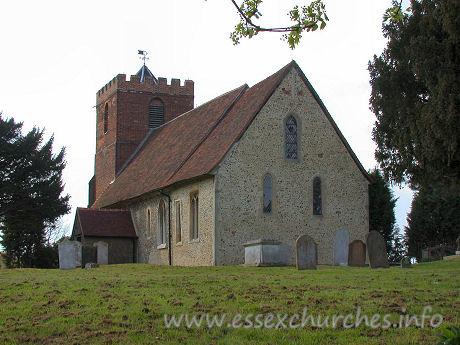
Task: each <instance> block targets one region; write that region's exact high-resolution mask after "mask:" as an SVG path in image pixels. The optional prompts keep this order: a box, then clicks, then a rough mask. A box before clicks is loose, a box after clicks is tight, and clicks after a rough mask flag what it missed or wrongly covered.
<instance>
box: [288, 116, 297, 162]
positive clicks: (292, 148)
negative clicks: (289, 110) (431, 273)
mask: <svg viewBox="0 0 460 345" xmlns="http://www.w3.org/2000/svg"><path fill="white" fill-rule="evenodd" d="M285 132H286V158H287V159H297V158H298V154H297V121H296V120H295V118H294V116H289V117H288V118H287V119H286V128H285Z"/></svg>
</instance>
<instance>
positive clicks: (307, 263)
mask: <svg viewBox="0 0 460 345" xmlns="http://www.w3.org/2000/svg"><path fill="white" fill-rule="evenodd" d="M317 263H318V251H317V246H316V243H315V241H314V240H313V239H312V238H311V237H310V236H308V235H302V236H300V237H299V238H298V239H297V241H296V266H297V269H298V270H315V269H316V264H317Z"/></svg>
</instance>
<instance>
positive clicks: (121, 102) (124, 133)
mask: <svg viewBox="0 0 460 345" xmlns="http://www.w3.org/2000/svg"><path fill="white" fill-rule="evenodd" d="M96 100H97V103H96V104H97V115H96V118H97V123H96V155H95V169H94V170H95V173H94V175H95V176H94V182H93V185H92V186H90V189H91V190H90V193H93V195H94V197H95V199H97V198H98V197H99V196H100V195H101V194H102V192H103V191H104V190H105V189H106V188H107V186H108V185H109V184H110V182H111V181H113V180H114V179H115V176H116V173H117V172H118V171H119V170H120V169H121V168H122V167H123V165H124V164H125V162H126V161H127V160H128V158H129V157H130V156H131V155H132V154H133V153H134V151H135V149H136V148H137V146H138V145H139V143H140V142H141V141H142V139H144V138H145V136H146V135H147V133H148V131H149V127H148V121H149V105H150V103H152V101H156V102H157V103H158V100H159V101H161V102H162V103H163V104H164V117H165V122H168V121H170V120H172V119H174V118H175V117H177V116H179V115H181V114H183V113H185V112H187V111H189V110H191V109H193V101H194V83H193V81H191V80H186V81H185V84H184V85H183V86H181V85H180V80H179V79H172V80H171V85H168V84H167V81H166V78H159V79H158V83H156V84H155V83H154V81H153V80H152V79H150V78H147V79H145V80H144V81H143V82H142V83H141V82H140V80H139V77H138V76H131V79H130V80H129V81H127V80H126V76H125V75H124V74H119V75H118V76H116V77H115V78H114V79H112V80H111V81H110V82H109V83H107V84H106V85H105V86H104V87H103V88H102V89H101V90H99V91H98V92H97V95H96ZM106 104H108V114H109V116H108V131H107V132H106V133H104V109H105V106H106Z"/></svg>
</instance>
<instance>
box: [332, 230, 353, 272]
mask: <svg viewBox="0 0 460 345" xmlns="http://www.w3.org/2000/svg"><path fill="white" fill-rule="evenodd" d="M348 243H350V233H349V232H348V230H346V229H339V230H337V231H336V232H335V236H334V265H336V266H346V265H347V263H348Z"/></svg>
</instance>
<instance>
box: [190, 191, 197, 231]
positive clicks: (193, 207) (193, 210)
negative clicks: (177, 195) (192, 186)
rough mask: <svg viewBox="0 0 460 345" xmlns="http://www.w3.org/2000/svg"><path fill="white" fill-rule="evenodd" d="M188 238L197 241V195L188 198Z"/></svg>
mask: <svg viewBox="0 0 460 345" xmlns="http://www.w3.org/2000/svg"><path fill="white" fill-rule="evenodd" d="M190 238H191V239H192V240H196V239H198V193H193V194H192V195H191V197H190Z"/></svg>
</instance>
